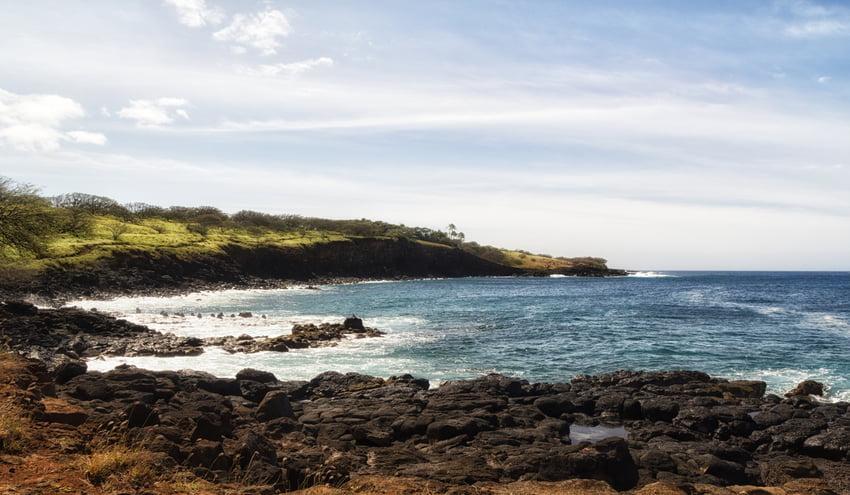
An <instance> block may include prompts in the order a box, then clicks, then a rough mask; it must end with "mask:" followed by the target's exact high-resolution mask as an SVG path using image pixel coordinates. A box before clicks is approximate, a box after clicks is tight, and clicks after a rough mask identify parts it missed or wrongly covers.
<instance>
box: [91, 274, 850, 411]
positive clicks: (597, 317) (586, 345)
mask: <svg viewBox="0 0 850 495" xmlns="http://www.w3.org/2000/svg"><path fill="white" fill-rule="evenodd" d="M642 275H644V276H629V277H616V278H604V279H600V278H571V277H564V278H469V279H446V280H415V281H401V282H383V283H363V284H353V285H334V286H324V287H321V288H320V290H310V289H306V288H299V289H288V290H271V291H259V290H232V291H220V292H204V293H197V294H190V295H184V296H179V297H172V298H123V299H117V300H114V301H108V302H97V301H80V302H77V303H76V304H78V305H81V306H83V307H86V308H88V307H98V308H99V309H101V310H104V311H109V312H114V313H117V314H119V315H121V316H123V317H126V318H127V319H130V320H133V321H138V322H140V323H144V324H147V325H149V326H151V327H153V328H157V329H159V330H163V331H171V332H174V333H177V334H184V335H196V336H210V335H238V334H242V333H249V334H253V335H278V334H282V333H288V330H289V328H290V327H291V324H292V323H293V322H311V321H312V322H319V321H338V320H339V319H340V318H342V317H343V316H345V315H350V314H357V315H358V316H361V317H363V318H364V319H365V322H366V324H367V325H369V326H375V327H377V328H380V329H382V330H385V331H387V335H386V336H385V337H382V338H377V339H359V340H354V339H352V340H350V341H346V342H344V343H342V344H341V345H339V346H337V347H334V348H326V349H305V350H299V351H293V352H289V353H283V354H280V353H259V354H252V355H236V354H234V355H230V354H226V353H224V352H223V351H216V350H211V351H209V352H207V353H205V354H204V355H203V356H199V357H188V358H129V359H128V358H114V359H107V360H101V361H97V362H93V363H91V366H92V367H93V368H94V369H106V368H109V367H112V366H114V365H116V364H117V363H119V362H130V363H133V364H138V365H140V366H145V367H148V368H157V369H168V368H171V369H175V368H194V369H203V370H207V371H210V372H213V373H215V374H218V375H222V376H232V375H233V374H235V372H236V371H237V370H239V369H241V368H243V367H246V366H252V367H257V368H263V369H268V370H271V371H273V372H275V373H276V374H277V375H278V377H279V378H282V379H296V378H297V379H307V378H310V377H312V376H314V375H316V374H318V373H319V372H321V371H325V370H337V371H359V372H363V373H368V374H373V375H379V376H390V375H393V374H400V373H412V374H414V375H417V376H422V377H425V378H428V379H431V380H435V381H437V382H439V381H442V380H447V379H453V378H467V377H473V376H477V375H480V374H482V373H487V372H492V371H496V372H500V373H505V374H510V375H515V376H520V377H524V378H527V379H529V380H537V381H564V380H568V379H569V378H570V377H572V376H574V375H576V374H581V373H599V372H606V371H612V370H616V369H624V368H625V369H645V370H659V369H697V370H702V371H706V372H709V373H711V374H712V375H717V376H724V377H734V378H753V379H764V380H766V381H767V382H768V383H769V386H770V388H771V390H773V391H776V392H780V391H784V390H786V389H788V388H790V387H792V386H793V385H794V384H795V383H796V382H798V381H800V380H803V379H805V378H814V379H819V380H822V381H824V382H826V383H827V384H828V385H829V387H830V395H831V396H832V397H833V398H850V273H838V272H829V273H813V272H805V273H790V272H665V273H659V274H653V273H648V274H642ZM161 311H166V312H168V313H169V316H162V315H161V314H160V312H161ZM178 311H179V312H184V313H186V314H189V313H190V312H201V313H203V314H204V316H203V317H202V318H190V317H177V316H174V315H173V313H174V312H178ZM239 311H251V312H253V313H254V314H255V316H254V317H253V318H238V317H237V318H230V317H226V318H224V319H221V320H219V319H215V318H210V317H209V314H210V313H218V312H224V313H226V314H230V313H236V312H239ZM260 315H263V316H265V318H261V316H260Z"/></svg>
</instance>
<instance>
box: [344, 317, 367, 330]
mask: <svg viewBox="0 0 850 495" xmlns="http://www.w3.org/2000/svg"><path fill="white" fill-rule="evenodd" d="M342 327H343V328H345V329H346V330H366V327H365V326H363V320H362V319H360V318H358V317H356V316H354V315H351V316H349V317H348V318H346V319H345V320H344V321H343V322H342Z"/></svg>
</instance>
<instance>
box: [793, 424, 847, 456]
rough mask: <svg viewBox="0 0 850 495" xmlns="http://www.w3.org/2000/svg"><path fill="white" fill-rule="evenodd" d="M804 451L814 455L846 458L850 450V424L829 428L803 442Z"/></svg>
mask: <svg viewBox="0 0 850 495" xmlns="http://www.w3.org/2000/svg"><path fill="white" fill-rule="evenodd" d="M803 451H805V452H806V453H807V454H809V455H811V456H814V457H825V458H827V459H845V458H846V457H847V454H848V452H850V426H836V427H832V428H828V429H827V430H826V431H824V432H822V433H818V434H817V435H814V436H811V437H809V438H807V439H806V440H805V441H804V442H803Z"/></svg>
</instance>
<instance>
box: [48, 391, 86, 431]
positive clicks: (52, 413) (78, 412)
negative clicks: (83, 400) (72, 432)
mask: <svg viewBox="0 0 850 495" xmlns="http://www.w3.org/2000/svg"><path fill="white" fill-rule="evenodd" d="M41 403H42V404H43V405H44V419H45V421H47V422H48V423H60V424H65V425H70V426H80V425H81V424H83V423H85V422H86V420H87V419H88V418H89V415H88V413H87V412H86V411H85V409H83V408H82V407H79V406H75V405H73V404H70V403H68V402H67V401H65V400H62V399H55V398H51V397H45V398H44V399H42V401H41Z"/></svg>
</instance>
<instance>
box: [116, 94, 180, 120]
mask: <svg viewBox="0 0 850 495" xmlns="http://www.w3.org/2000/svg"><path fill="white" fill-rule="evenodd" d="M188 103H189V102H188V101H186V100H184V99H183V98H173V97H163V98H157V99H155V100H130V103H129V105H128V106H126V107H123V108H121V109H120V110H118V112H117V115H118V116H119V117H121V118H122V119H128V120H134V121H135V122H136V124H137V125H139V126H141V127H157V126H162V125H167V124H171V123H173V122H174V121H175V120H176V119H177V118H181V119H184V120H189V113H188V112H186V110H185V109H184V108H182V107H185V106H186V105H188Z"/></svg>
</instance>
